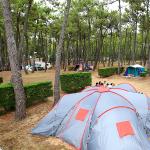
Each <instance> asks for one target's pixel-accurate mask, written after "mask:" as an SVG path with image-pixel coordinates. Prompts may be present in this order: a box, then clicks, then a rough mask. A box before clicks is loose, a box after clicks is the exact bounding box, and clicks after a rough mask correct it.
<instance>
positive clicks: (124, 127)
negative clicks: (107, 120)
mask: <svg viewBox="0 0 150 150" xmlns="http://www.w3.org/2000/svg"><path fill="white" fill-rule="evenodd" d="M116 126H117V130H118V133H119V136H120V138H122V137H124V136H127V135H134V131H133V128H132V126H131V123H130V122H129V121H124V122H118V123H116Z"/></svg>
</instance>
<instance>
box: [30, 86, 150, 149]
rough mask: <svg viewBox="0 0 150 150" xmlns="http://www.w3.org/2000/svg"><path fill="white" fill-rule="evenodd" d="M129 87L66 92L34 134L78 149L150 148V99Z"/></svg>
mask: <svg viewBox="0 0 150 150" xmlns="http://www.w3.org/2000/svg"><path fill="white" fill-rule="evenodd" d="M128 87H129V89H127V87H126V90H120V89H119V88H114V89H107V90H102V91H103V92H101V90H99V89H98V88H101V87H89V88H87V89H85V90H83V91H82V92H80V93H75V94H69V95H65V96H64V97H62V99H61V100H60V101H59V103H58V104H57V105H56V107H55V108H54V109H53V110H52V111H51V112H50V113H48V114H47V115H46V116H45V117H44V118H43V119H42V120H41V121H40V122H39V123H38V125H37V126H36V127H35V128H34V129H33V130H32V134H37V135H43V136H56V137H59V138H60V139H62V140H64V141H66V142H67V143H69V144H71V145H73V146H74V147H75V148H76V149H78V150H93V149H94V150H110V149H111V150H143V149H144V150H149V149H150V143H149V141H148V139H147V135H146V131H147V132H148V129H149V127H150V126H149V125H150V121H149V120H148V115H149V114H150V113H149V106H148V104H149V103H150V99H149V98H148V97H146V96H145V95H143V94H139V93H135V92H131V91H130V90H131V89H130V88H131V85H129V86H128ZM122 88H124V86H123V87H122ZM125 127H126V128H125ZM145 128H147V130H145ZM112 145H113V147H112Z"/></svg>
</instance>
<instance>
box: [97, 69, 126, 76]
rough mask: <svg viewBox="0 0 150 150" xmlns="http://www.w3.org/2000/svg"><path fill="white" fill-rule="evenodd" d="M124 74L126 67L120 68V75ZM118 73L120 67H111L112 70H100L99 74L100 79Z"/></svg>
mask: <svg viewBox="0 0 150 150" xmlns="http://www.w3.org/2000/svg"><path fill="white" fill-rule="evenodd" d="M123 72H124V67H121V68H120V73H123ZM117 73H118V67H111V68H102V69H98V74H99V76H100V77H104V78H105V77H110V76H112V75H114V74H117Z"/></svg>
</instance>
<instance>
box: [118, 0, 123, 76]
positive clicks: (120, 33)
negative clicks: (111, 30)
mask: <svg viewBox="0 0 150 150" xmlns="http://www.w3.org/2000/svg"><path fill="white" fill-rule="evenodd" d="M121 16H122V12H121V1H120V0H119V48H118V74H120V67H121V45H122V30H121V27H122V20H121Z"/></svg>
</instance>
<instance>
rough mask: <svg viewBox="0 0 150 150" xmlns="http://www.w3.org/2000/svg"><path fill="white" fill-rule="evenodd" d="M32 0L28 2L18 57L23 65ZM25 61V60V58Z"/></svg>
mask: <svg viewBox="0 0 150 150" xmlns="http://www.w3.org/2000/svg"><path fill="white" fill-rule="evenodd" d="M32 2H33V0H29V2H28V7H27V10H26V14H25V21H24V25H23V31H22V35H21V39H20V40H21V41H20V44H19V50H18V51H19V54H18V57H19V58H18V59H19V64H20V65H21V64H22V58H24V56H23V55H24V54H25V53H24V50H25V46H24V45H25V44H24V39H25V37H27V32H28V17H29V13H30V9H31V6H32ZM24 61H25V60H24ZM23 64H24V71H25V73H26V74H28V71H27V70H26V67H25V66H26V63H25V62H23Z"/></svg>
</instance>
